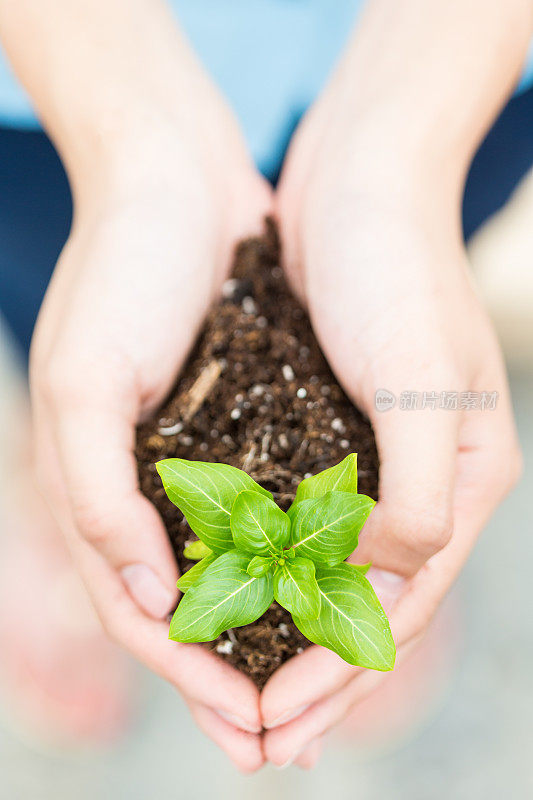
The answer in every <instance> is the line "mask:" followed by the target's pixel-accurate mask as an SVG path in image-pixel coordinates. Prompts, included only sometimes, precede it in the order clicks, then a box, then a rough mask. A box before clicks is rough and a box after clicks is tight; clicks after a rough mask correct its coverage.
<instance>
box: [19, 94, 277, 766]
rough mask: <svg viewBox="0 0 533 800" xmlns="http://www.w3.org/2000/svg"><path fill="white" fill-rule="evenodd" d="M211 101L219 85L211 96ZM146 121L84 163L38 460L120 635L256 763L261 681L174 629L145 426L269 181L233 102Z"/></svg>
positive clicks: (233, 750) (168, 554) (43, 377)
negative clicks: (259, 170)
mask: <svg viewBox="0 0 533 800" xmlns="http://www.w3.org/2000/svg"><path fill="white" fill-rule="evenodd" d="M206 108H210V109H211V113H213V114H214V113H215V112H214V110H213V102H211V98H210V97H209V96H208V97H206V98H205V102H204V103H203V104H202V114H205V112H206ZM217 113H218V125H219V126H220V127H219V130H218V133H217V134H216V138H217V142H216V145H215V144H214V142H213V141H212V140H210V136H211V134H210V133H208V131H206V130H205V127H206V125H204V119H203V117H202V119H193V120H191V117H193V116H194V115H191V114H187V117H188V119H187V120H185V119H184V120H183V124H182V125H179V126H176V128H174V126H172V127H171V128H165V127H162V128H160V130H158V131H154V130H150V131H148V132H146V131H143V138H142V139H141V138H135V140H134V141H131V140H129V139H128V140H127V141H121V142H120V143H119V152H116V153H114V152H113V153H108V154H107V155H106V161H105V163H102V162H100V161H99V160H98V159H96V160H95V163H94V164H93V169H94V179H91V178H90V176H89V175H88V173H85V177H86V179H85V180H84V181H82V182H80V193H79V196H77V197H76V204H75V221H74V226H73V230H72V233H71V235H70V238H69V240H68V242H67V244H66V246H65V249H64V251H63V253H62V255H61V257H60V259H59V263H58V265H57V267H56V270H55V273H54V276H53V279H52V282H51V285H50V288H49V289H48V292H47V294H46V298H45V301H44V304H43V307H42V310H41V313H40V316H39V320H38V324H37V328H36V332H35V335H34V340H33V344H32V353H31V393H32V405H33V412H34V419H35V431H36V464H37V471H38V474H39V477H40V482H41V485H42V486H43V488H44V492H45V495H46V497H47V499H48V501H49V503H50V506H51V508H52V510H53V512H54V514H55V516H56V518H57V520H58V522H59V523H60V525H61V528H62V529H63V531H64V533H65V536H66V538H67V541H68V544H69V547H70V549H71V551H72V555H73V558H74V561H75V564H76V566H77V568H78V569H79V571H80V572H81V574H82V577H83V579H84V581H85V584H86V587H87V589H88V591H89V594H90V595H91V598H92V601H93V603H94V606H95V608H96V610H97V612H98V614H99V617H100V619H101V621H102V624H103V626H104V628H105V629H106V631H107V632H108V633H109V635H110V636H111V637H112V638H113V639H114V640H116V641H117V642H119V643H120V644H122V645H123V646H124V647H126V648H127V649H128V650H130V651H131V652H132V653H133V655H134V656H135V657H136V658H138V659H139V660H140V661H141V662H143V663H144V664H146V665H147V666H148V667H149V668H150V669H152V670H154V671H155V672H157V673H158V674H159V675H161V676H163V677H164V678H165V679H167V680H168V681H170V682H171V683H172V684H174V685H175V686H176V687H177V688H178V689H179V690H180V692H181V693H182V694H183V696H184V698H185V700H186V702H187V704H188V705H189V707H190V709H191V712H192V714H193V716H194V718H195V719H196V721H197V723H198V724H199V726H200V727H201V728H202V729H203V730H204V731H205V732H206V733H207V734H208V735H209V736H210V737H211V738H212V739H213V740H214V741H215V742H216V743H217V744H218V745H220V746H221V747H222V749H223V750H225V751H226V753H227V754H228V755H229V756H230V758H231V759H232V760H233V761H234V763H235V764H236V765H237V766H238V767H239V768H240V769H242V770H243V771H251V770H254V769H257V768H258V767H259V766H260V765H261V764H262V762H263V756H262V753H261V747H260V740H259V736H258V735H257V734H258V732H259V731H260V729H261V720H260V716H259V701H258V692H257V689H256V688H255V686H254V685H253V684H252V683H251V681H250V680H248V679H247V678H245V677H244V676H243V675H242V674H241V673H238V672H237V671H235V670H233V669H232V668H230V667H229V666H228V665H226V664H225V663H224V662H222V661H221V660H219V659H218V658H216V657H215V656H214V655H212V654H210V653H208V652H207V651H206V650H205V649H203V648H201V647H199V646H194V645H178V644H176V643H175V642H170V641H168V623H167V622H166V621H165V618H166V615H167V614H168V612H169V611H171V610H172V609H173V607H174V605H175V602H176V599H177V590H176V579H177V577H178V573H177V568H176V564H175V560H174V556H173V553H172V550H171V547H170V544H169V541H168V537H167V535H166V531H165V528H164V526H163V523H162V521H161V519H160V518H159V515H158V514H157V512H156V510H155V509H154V508H153V506H152V505H151V504H150V503H149V502H148V501H147V500H146V499H145V498H144V497H143V496H142V495H141V494H140V492H139V490H138V486H137V472H136V464H135V459H134V457H133V452H132V451H133V446H134V441H135V426H136V424H137V423H138V422H139V421H140V420H141V419H142V418H144V417H146V416H147V415H149V414H150V413H151V412H152V411H153V410H154V409H156V408H157V406H158V405H159V404H160V403H161V401H162V400H163V399H164V397H165V395H166V394H167V392H168V391H169V389H170V388H171V386H172V384H173V382H174V380H175V379H176V376H177V374H178V372H179V369H180V367H181V365H182V363H183V360H184V358H185V357H186V356H187V353H188V350H189V348H190V346H191V345H192V343H193V342H194V339H195V336H196V333H197V331H198V327H199V324H200V323H201V321H202V318H203V315H204V313H205V311H206V309H207V307H208V305H209V303H210V302H211V301H212V299H213V297H214V296H215V294H216V292H217V289H218V287H219V286H220V283H221V282H222V281H223V279H224V277H225V275H226V274H227V270H228V267H229V265H230V260H231V257H232V250H233V246H234V243H235V242H236V241H237V240H239V239H240V238H242V237H243V236H245V235H249V234H250V233H252V234H253V233H255V232H257V233H258V232H259V231H260V228H261V227H262V220H263V216H264V214H265V213H267V212H268V210H269V204H270V193H269V190H268V189H267V187H266V186H265V184H264V183H263V181H262V179H261V178H260V177H259V176H258V175H257V174H256V173H255V171H254V170H253V167H252V165H251V164H250V163H249V161H248V157H247V155H246V153H245V150H244V146H243V145H242V143H241V140H240V138H239V135H238V133H237V132H236V126H235V124H234V122H233V119H232V118H231V117H230V115H229V112H227V111H226V110H225V109H224V108H222V109H218V112H217Z"/></svg>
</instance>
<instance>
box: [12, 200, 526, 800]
mask: <svg viewBox="0 0 533 800" xmlns="http://www.w3.org/2000/svg"><path fill="white" fill-rule="evenodd" d="M530 214H533V205H532V206H531V207H530ZM530 218H531V217H530ZM530 230H531V227H530ZM530 252H531V247H530ZM1 341H2V351H1V357H0V397H1V405H0V422H1V428H2V430H1V438H0V444H1V445H4V443H5V441H6V438H8V437H9V435H10V431H9V430H6V426H8V425H9V419H10V417H9V412H10V409H12V403H13V401H15V400H16V398H17V397H18V398H20V395H19V388H18V381H19V380H20V375H19V372H18V370H17V368H16V365H15V364H14V362H13V359H12V353H11V352H10V347H9V339H8V336H7V331H6V330H5V328H3V329H2V332H1ZM511 378H512V390H513V396H514V402H515V408H516V413H517V419H518V427H519V430H520V437H521V441H522V445H523V448H524V452H525V457H526V477H525V479H524V480H523V481H522V483H521V484H520V486H519V487H518V488H517V489H516V490H515V492H514V493H513V495H512V496H511V497H509V499H508V500H507V501H506V502H505V503H504V504H503V505H502V506H501V507H500V508H499V510H498V512H497V514H496V515H495V517H494V518H493V520H492V521H491V523H490V525H489V526H488V528H487V530H486V532H485V533H484V535H483V536H482V538H481V540H480V541H479V543H478V545H477V547H476V549H475V551H474V553H473V555H472V557H471V559H470V561H469V562H468V564H467V566H466V569H465V570H464V572H463V574H462V576H461V578H460V580H459V583H458V585H457V587H456V588H455V589H454V596H453V598H452V602H453V605H454V608H455V609H457V606H459V610H460V615H461V619H462V628H463V629H462V632H461V640H460V642H459V643H458V644H456V645H454V646H453V651H454V652H453V653H451V656H452V658H451V661H452V666H451V668H450V666H449V664H448V665H446V669H445V670H444V671H445V673H446V674H445V675H444V676H443V677H442V678H441V679H440V680H439V686H438V687H437V691H436V692H432V694H431V699H429V698H428V697H425V696H422V697H420V698H419V700H418V703H419V706H420V707H419V708H416V709H415V710H414V711H415V717H416V718H417V722H416V723H415V724H414V726H412V727H411V729H410V730H409V732H408V734H407V735H404V736H403V737H402V738H400V739H399V740H398V741H397V742H396V743H394V742H389V743H388V744H387V745H386V746H385V747H365V746H364V745H361V743H360V742H359V743H355V742H353V741H351V740H350V738H349V736H347V735H345V736H344V737H342V738H341V737H340V736H339V735H337V736H335V737H333V738H330V740H329V741H328V742H327V747H326V751H325V754H324V755H323V757H322V759H321V761H320V762H319V764H318V766H317V767H316V768H315V769H314V770H313V771H312V772H311V773H305V772H303V771H301V770H299V769H298V768H297V767H291V768H289V769H287V770H284V771H276V770H274V769H273V768H271V767H267V768H265V769H264V770H263V771H262V772H260V773H259V774H257V775H254V776H251V777H243V776H240V775H239V774H238V773H237V772H236V771H235V769H234V768H233V767H232V766H231V765H230V763H229V762H228V760H227V758H226V757H225V756H224V755H223V754H222V753H221V752H220V751H219V750H218V749H217V748H216V747H215V746H214V745H212V744H211V743H210V742H209V741H208V740H207V739H206V738H205V737H204V736H203V734H201V733H200V731H199V730H198V728H197V727H196V725H195V724H194V723H193V722H192V721H191V719H190V717H189V713H188V710H187V708H186V707H185V705H184V703H183V702H182V701H181V699H180V697H179V696H178V694H177V692H176V691H175V690H174V689H173V688H172V687H171V686H169V685H167V684H165V683H164V682H163V681H161V680H160V679H158V678H156V677H155V676H154V675H152V674H150V673H148V672H147V671H143V669H142V668H140V667H136V668H135V670H136V679H137V684H138V700H137V708H136V712H135V715H134V718H133V719H132V722H131V726H130V730H129V732H127V733H126V734H125V735H124V737H123V738H121V739H119V740H118V741H116V742H115V743H114V744H112V745H110V746H109V747H107V748H103V749H99V750H94V751H86V752H76V751H74V752H68V751H64V752H61V751H55V750H50V751H47V750H46V748H44V747H43V746H42V744H41V745H37V744H36V743H35V742H33V741H32V740H31V739H30V738H29V735H28V732H27V731H24V730H22V729H20V728H19V726H18V725H17V722H16V720H15V719H13V717H12V715H11V714H10V713H9V712H8V711H7V706H8V704H6V698H5V696H4V698H3V699H0V800H72V799H73V798H76V800H94V798H96V797H97V798H99V800H115V798H128V800H137V798H138V799H139V800H145V799H146V800H147V798H157V800H167V798H168V800H170V798H176V797H185V798H204V797H206V798H207V797H213V796H214V795H215V794H216V796H217V797H218V798H220V800H226V798H227V800H239V798H241V797H242V798H244V797H249V796H250V795H251V793H253V796H254V797H255V798H257V800H263V798H270V797H276V798H278V799H279V800H283V798H291V800H300V798H302V800H303V798H305V799H306V800H314V798H316V799H317V800H318V798H324V797H334V798H335V800H345V799H346V800H348V799H349V800H354V798H364V800H382V798H384V797H390V798H394V799H395V800H404V799H405V800H427V799H428V798H429V797H431V798H432V800H449V798H451V797H453V798H454V800H501V798H502V797H509V798H512V799H513V800H527V799H528V798H531V797H533V758H532V755H533V725H532V720H533V681H532V667H531V665H532V664H533V601H532V599H531V587H532V578H531V571H532V566H531V564H532V559H531V555H532V545H531V536H532V532H533V506H532V503H531V477H530V475H531V470H532V468H533V415H532V398H533V372H532V371H531V370H529V369H526V368H524V369H523V370H521V369H520V368H519V367H518V366H516V367H515V368H514V370H513V372H512V375H511ZM0 453H2V455H4V456H5V453H6V448H5V447H4V446H2V447H1V449H0ZM0 466H1V469H0V485H3V484H4V481H5V480H6V478H7V473H8V472H9V464H8V463H6V461H5V457H4V458H3V459H2V462H1V465H0ZM502 468H505V465H502ZM9 533H10V531H8V530H5V529H4V530H2V536H6V535H9ZM34 602H35V614H36V617H37V622H38V607H39V598H38V597H36V598H35V601H34ZM28 622H29V623H30V620H29V621H28ZM0 659H1V642H0ZM0 698H1V687H0ZM7 699H9V698H7Z"/></svg>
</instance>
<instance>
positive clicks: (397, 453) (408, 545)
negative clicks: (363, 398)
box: [356, 408, 459, 576]
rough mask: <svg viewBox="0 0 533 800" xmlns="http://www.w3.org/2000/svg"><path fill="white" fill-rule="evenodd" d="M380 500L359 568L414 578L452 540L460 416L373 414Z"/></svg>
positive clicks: (399, 412) (422, 412)
mask: <svg viewBox="0 0 533 800" xmlns="http://www.w3.org/2000/svg"><path fill="white" fill-rule="evenodd" d="M372 421H373V424H374V429H375V433H376V441H377V446H378V451H379V456H380V497H379V502H378V503H377V505H376V507H375V509H374V511H373V513H372V514H371V515H370V518H369V520H368V522H367V524H366V525H365V527H364V529H363V532H362V535H361V538H360V544H359V547H358V549H357V551H356V552H357V560H358V561H359V562H360V563H364V562H365V561H372V563H373V564H375V565H376V566H377V567H380V568H382V569H384V570H388V571H390V572H396V573H399V574H401V575H404V576H411V575H414V574H415V573H416V572H417V571H418V569H419V568H420V567H421V566H422V564H424V563H425V562H426V561H427V559H428V558H430V557H431V556H432V555H434V554H435V553H436V552H438V551H439V550H441V549H442V548H443V547H445V545H446V544H447V543H448V542H449V540H450V538H451V535H452V501H453V490H454V485H455V469H456V455H457V439H458V431H459V414H458V413H457V412H446V411H432V410H429V409H428V410H420V411H402V410H399V409H397V408H396V409H392V410H390V411H388V412H384V413H382V414H379V413H378V412H376V413H374V415H373V420H372Z"/></svg>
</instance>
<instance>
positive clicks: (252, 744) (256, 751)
mask: <svg viewBox="0 0 533 800" xmlns="http://www.w3.org/2000/svg"><path fill="white" fill-rule="evenodd" d="M188 705H189V709H190V711H191V714H192V716H193V719H194V720H195V722H196V724H197V725H198V727H199V728H200V729H201V730H202V731H203V732H204V733H205V734H206V735H207V736H208V737H209V738H210V739H212V741H213V742H214V743H215V744H217V745H218V746H219V747H220V748H221V750H223V751H224V752H225V753H226V755H227V756H228V757H229V758H230V759H231V761H232V762H233V763H234V764H235V766H236V767H237V769H238V770H240V772H243V773H245V774H249V773H252V772H256V771H257V770H258V769H259V768H260V767H262V766H263V764H264V763H265V757H264V755H263V751H262V746H261V738H260V737H259V736H257V735H254V734H252V733H245V732H244V731H241V730H238V729H237V728H235V727H234V726H233V725H231V724H230V723H229V722H227V721H226V720H224V719H223V718H222V717H221V716H220V715H219V714H217V713H216V712H215V711H212V710H211V709H210V708H207V707H206V706H204V705H202V704H201V703H194V702H189V703H188Z"/></svg>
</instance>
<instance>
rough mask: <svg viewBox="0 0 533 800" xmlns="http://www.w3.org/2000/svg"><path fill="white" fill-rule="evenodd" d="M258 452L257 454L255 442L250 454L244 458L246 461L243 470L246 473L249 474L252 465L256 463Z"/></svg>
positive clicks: (243, 463)
mask: <svg viewBox="0 0 533 800" xmlns="http://www.w3.org/2000/svg"><path fill="white" fill-rule="evenodd" d="M256 452H257V446H256V444H255V442H253V443H252V445H251V447H250V449H249V450H248V452H247V453H246V455H245V457H244V461H243V462H242V468H243V470H244V471H245V472H249V471H250V469H251V466H252V464H253V462H254V458H255V454H256Z"/></svg>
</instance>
